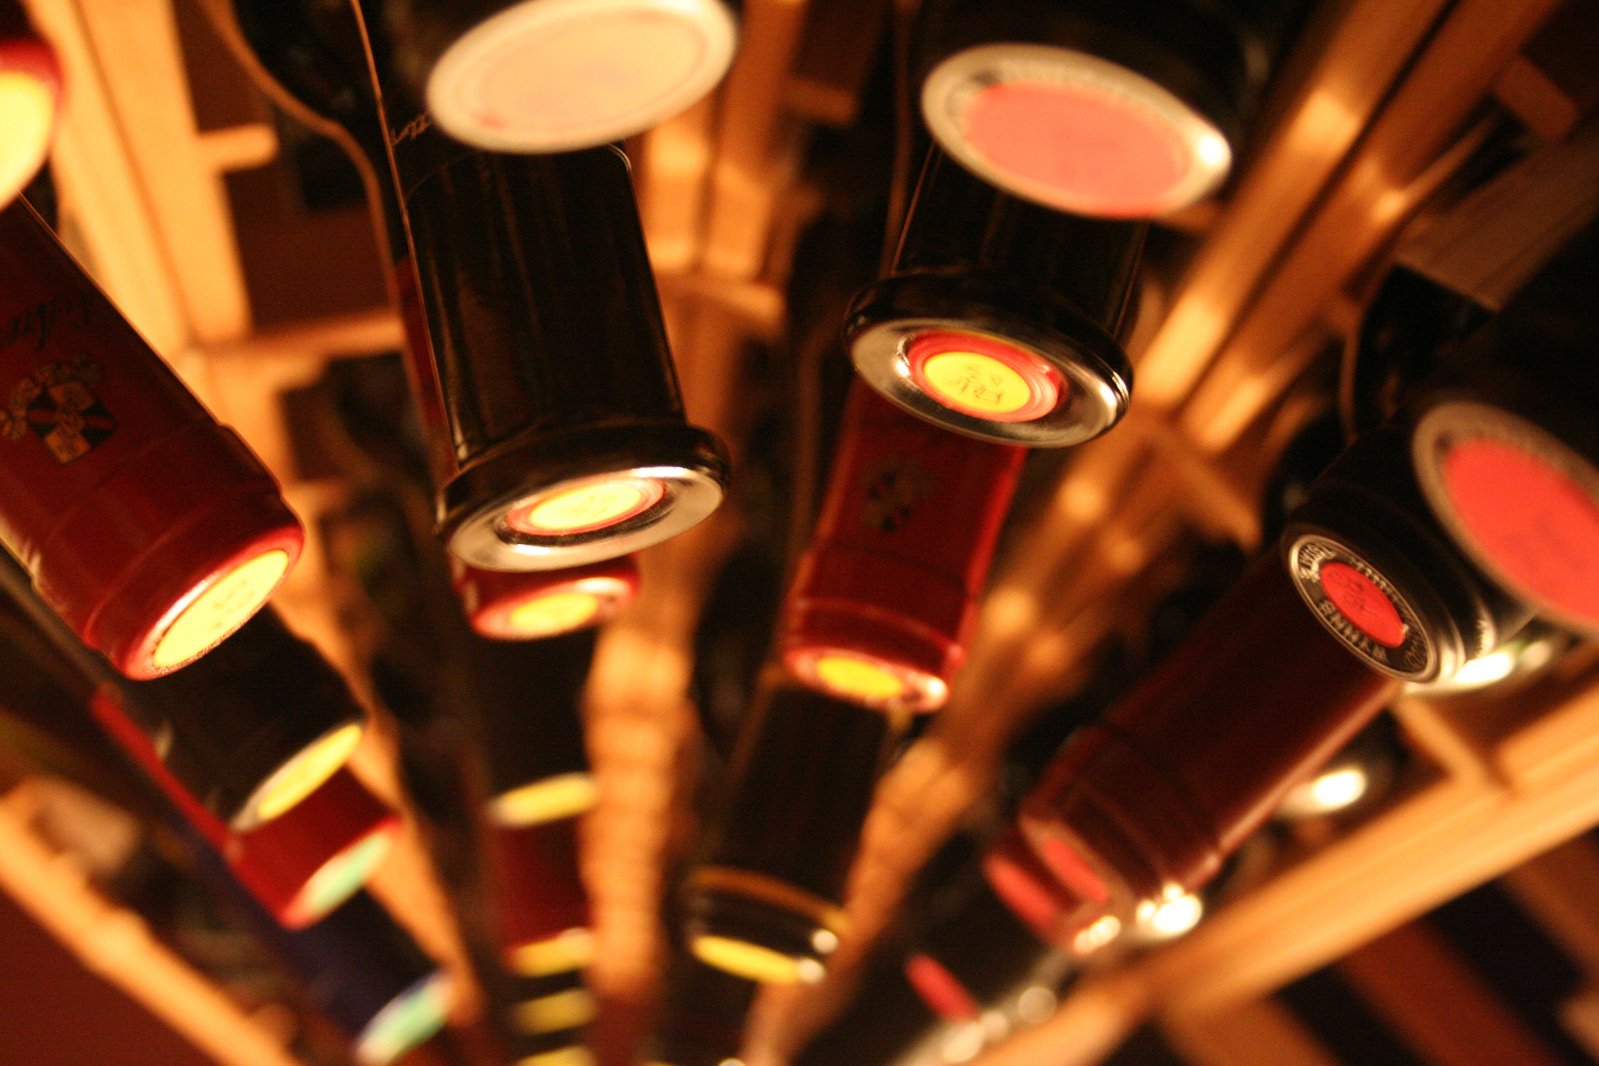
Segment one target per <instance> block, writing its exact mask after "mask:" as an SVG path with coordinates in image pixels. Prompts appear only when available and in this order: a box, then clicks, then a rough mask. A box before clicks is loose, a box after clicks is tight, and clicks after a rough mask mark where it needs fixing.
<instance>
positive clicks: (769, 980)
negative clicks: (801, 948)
mask: <svg viewBox="0 0 1599 1066" xmlns="http://www.w3.org/2000/svg"><path fill="white" fill-rule="evenodd" d="M689 949H690V950H691V951H692V952H693V954H694V957H695V958H696V959H699V960H700V961H701V962H703V963H705V965H707V966H713V967H715V968H716V969H718V970H722V971H724V972H726V973H730V974H732V975H734V976H735V977H743V978H746V979H748V980H751V981H758V982H760V983H761V984H771V985H795V984H812V983H814V982H816V981H819V980H821V979H822V975H823V973H824V972H825V971H824V969H823V967H822V964H821V963H819V962H817V961H816V960H815V959H805V958H796V957H795V956H793V955H785V954H783V953H782V952H781V951H773V950H772V949H771V948H768V947H762V946H761V945H760V944H752V943H750V942H749V941H747V940H734V939H732V938H730V937H725V936H709V935H705V936H696V937H694V938H692V939H691V940H690V941H689ZM807 963H809V965H806V964H807Z"/></svg>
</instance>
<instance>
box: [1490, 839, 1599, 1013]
mask: <svg viewBox="0 0 1599 1066" xmlns="http://www.w3.org/2000/svg"><path fill="white" fill-rule="evenodd" d="M1502 883H1503V884H1504V886H1505V887H1506V888H1507V889H1509V890H1510V892H1511V894H1512V895H1514V896H1515V897H1516V900H1517V901H1518V902H1519V903H1520V904H1521V905H1522V906H1523V907H1524V908H1526V910H1527V911H1528V912H1529V913H1530V914H1531V915H1532V916H1533V917H1534V918H1535V919H1537V921H1538V924H1539V925H1540V926H1542V927H1543V930H1544V932H1546V933H1548V934H1549V935H1550V936H1551V937H1552V938H1553V939H1554V941H1555V942H1556V943H1557V944H1559V945H1560V947H1561V949H1562V950H1563V951H1565V953H1566V954H1567V955H1569V956H1571V958H1572V959H1573V960H1574V961H1575V962H1576V963H1577V964H1578V965H1579V966H1581V967H1582V968H1583V969H1584V970H1586V971H1587V973H1588V982H1587V983H1588V984H1590V985H1593V984H1599V893H1596V892H1595V886H1599V844H1595V843H1594V841H1593V840H1592V839H1591V838H1589V837H1579V838H1577V839H1576V840H1573V841H1571V842H1570V843H1567V844H1562V845H1560V846H1559V847H1558V848H1553V849H1551V850H1549V851H1547V852H1545V853H1544V854H1542V855H1539V856H1536V857H1535V858H1532V859H1529V860H1528V861H1527V862H1524V863H1522V864H1521V865H1520V866H1518V867H1516V868H1515V869H1514V870H1511V871H1510V872H1509V873H1507V874H1506V875H1505V876H1504V878H1503V879H1502Z"/></svg>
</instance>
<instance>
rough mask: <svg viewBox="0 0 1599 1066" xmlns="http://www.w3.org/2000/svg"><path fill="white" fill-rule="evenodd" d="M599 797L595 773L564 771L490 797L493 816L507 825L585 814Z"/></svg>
mask: <svg viewBox="0 0 1599 1066" xmlns="http://www.w3.org/2000/svg"><path fill="white" fill-rule="evenodd" d="M597 799H599V788H598V786H596V785H595V784H594V778H593V777H592V776H591V775H589V774H585V773H574V774H560V775H559V776H556V777H551V778H546V779H545V780H543V781H534V782H533V783H532V784H528V785H521V786H518V787H517V788H513V789H509V790H507V791H505V792H502V793H500V794H499V795H498V796H495V797H494V798H493V799H491V800H490V801H489V816H490V817H491V818H493V819H494V821H495V822H496V823H497V824H499V825H503V826H507V827H515V826H522V825H537V824H539V823H541V822H554V821H559V820H560V819H562V818H572V817H575V816H577V815H579V814H582V813H583V812H584V811H586V810H588V809H589V808H590V807H593V806H594V803H595V801H596V800H597Z"/></svg>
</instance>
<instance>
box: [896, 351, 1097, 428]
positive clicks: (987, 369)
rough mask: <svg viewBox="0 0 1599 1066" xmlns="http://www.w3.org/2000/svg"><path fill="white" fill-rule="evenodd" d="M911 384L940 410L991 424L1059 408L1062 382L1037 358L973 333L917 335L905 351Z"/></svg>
mask: <svg viewBox="0 0 1599 1066" xmlns="http://www.w3.org/2000/svg"><path fill="white" fill-rule="evenodd" d="M905 368H906V371H907V372H908V374H909V376H910V380H911V382H912V384H914V385H915V386H916V387H917V388H919V389H920V390H921V391H922V392H924V393H926V394H927V395H928V396H930V397H932V398H933V399H935V400H937V401H938V402H939V403H941V404H943V405H944V406H945V407H948V408H950V409H951V410H954V411H959V412H960V413H961V414H965V415H971V416H972V417H973V418H982V419H986V420H988V421H991V422H1030V421H1033V420H1034V419H1038V418H1042V417H1044V416H1045V415H1047V414H1049V413H1050V412H1051V411H1053V410H1054V409H1055V408H1056V406H1057V405H1058V404H1059V403H1060V398H1061V394H1062V392H1063V391H1064V384H1065V383H1064V381H1063V380H1062V378H1061V376H1060V374H1059V373H1057V372H1056V371H1055V370H1054V369H1052V368H1051V367H1050V365H1049V364H1048V363H1047V362H1045V361H1044V360H1042V359H1040V358H1039V357H1037V356H1035V355H1033V354H1031V353H1030V352H1027V351H1025V350H1023V349H1021V348H1018V347H1016V346H1015V345H1011V344H1006V343H1005V342H1003V341H1000V340H998V339H996V338H993V337H985V336H982V335H980V334H975V333H963V332H955V331H948V330H938V331H933V332H928V333H922V334H920V335H918V336H916V337H913V338H912V339H911V340H910V343H909V344H907V345H906V348H905Z"/></svg>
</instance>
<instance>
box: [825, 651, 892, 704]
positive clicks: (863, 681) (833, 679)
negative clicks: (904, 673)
mask: <svg viewBox="0 0 1599 1066" xmlns="http://www.w3.org/2000/svg"><path fill="white" fill-rule="evenodd" d="M811 670H812V672H813V673H815V675H816V679H817V680H818V681H819V682H821V683H822V684H823V685H825V686H827V687H828V688H829V689H831V690H832V691H834V692H837V693H840V694H842V695H846V696H853V697H855V698H857V699H862V700H870V701H871V702H873V703H885V702H887V701H889V700H894V699H898V698H900V697H901V696H904V695H905V694H906V692H907V691H908V690H909V688H910V686H909V685H907V684H906V683H905V679H904V678H903V677H901V676H900V675H899V674H898V673H896V672H895V671H893V670H890V669H889V668H888V667H886V666H883V665H881V664H880V663H876V662H873V661H872V660H870V659H862V658H860V657H859V656H855V655H840V654H832V655H821V656H818V657H817V659H816V661H815V662H814V663H812V664H811Z"/></svg>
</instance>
